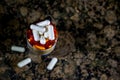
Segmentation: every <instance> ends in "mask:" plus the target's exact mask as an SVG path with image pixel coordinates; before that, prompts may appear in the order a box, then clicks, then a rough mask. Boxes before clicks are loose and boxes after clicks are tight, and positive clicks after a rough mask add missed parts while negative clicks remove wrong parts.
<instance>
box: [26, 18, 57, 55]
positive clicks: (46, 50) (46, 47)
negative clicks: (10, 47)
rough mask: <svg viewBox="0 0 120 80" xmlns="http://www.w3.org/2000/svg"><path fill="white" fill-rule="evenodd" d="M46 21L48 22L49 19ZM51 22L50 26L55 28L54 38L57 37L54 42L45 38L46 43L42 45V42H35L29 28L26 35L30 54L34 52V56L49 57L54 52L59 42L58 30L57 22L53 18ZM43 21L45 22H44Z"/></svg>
mask: <svg viewBox="0 0 120 80" xmlns="http://www.w3.org/2000/svg"><path fill="white" fill-rule="evenodd" d="M45 20H47V18H46V19H45ZM49 20H50V25H52V26H53V31H54V37H55V38H54V40H50V39H49V38H45V40H46V43H45V44H41V43H40V41H35V40H34V37H33V33H32V30H31V29H30V28H29V29H28V30H27V33H26V39H27V46H28V48H29V50H30V52H32V53H34V54H39V55H48V54H50V53H51V52H52V51H53V50H54V48H55V46H56V43H57V40H58V31H57V29H56V24H55V22H54V21H52V19H51V18H50V19H49ZM42 21H44V20H42ZM42 21H40V22H42ZM40 22H38V23H40ZM36 24H37V23H36ZM36 24H35V25H36Z"/></svg>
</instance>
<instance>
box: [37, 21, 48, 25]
mask: <svg viewBox="0 0 120 80" xmlns="http://www.w3.org/2000/svg"><path fill="white" fill-rule="evenodd" d="M49 24H50V21H49V20H44V21H41V22H39V23H37V24H36V25H38V26H47V25H49Z"/></svg>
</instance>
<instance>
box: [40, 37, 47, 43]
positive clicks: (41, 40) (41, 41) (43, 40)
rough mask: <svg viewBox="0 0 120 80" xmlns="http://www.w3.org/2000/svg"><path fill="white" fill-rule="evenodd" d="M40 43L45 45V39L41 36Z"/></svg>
mask: <svg viewBox="0 0 120 80" xmlns="http://www.w3.org/2000/svg"><path fill="white" fill-rule="evenodd" d="M40 43H41V44H45V43H46V39H45V37H44V36H41V37H40Z"/></svg>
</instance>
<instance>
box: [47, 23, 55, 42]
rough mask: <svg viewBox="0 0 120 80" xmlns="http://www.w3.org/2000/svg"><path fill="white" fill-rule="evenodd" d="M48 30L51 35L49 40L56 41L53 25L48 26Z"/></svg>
mask: <svg viewBox="0 0 120 80" xmlns="http://www.w3.org/2000/svg"><path fill="white" fill-rule="evenodd" d="M47 28H48V34H49V39H50V40H54V39H55V35H54V28H53V26H52V25H49V26H47Z"/></svg>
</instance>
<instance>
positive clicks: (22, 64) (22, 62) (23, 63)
mask: <svg viewBox="0 0 120 80" xmlns="http://www.w3.org/2000/svg"><path fill="white" fill-rule="evenodd" d="M30 62H31V58H26V59H24V60H22V61H20V62H19V63H18V64H17V66H18V67H20V68H22V67H23V66H25V65H27V64H29V63H30Z"/></svg>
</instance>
